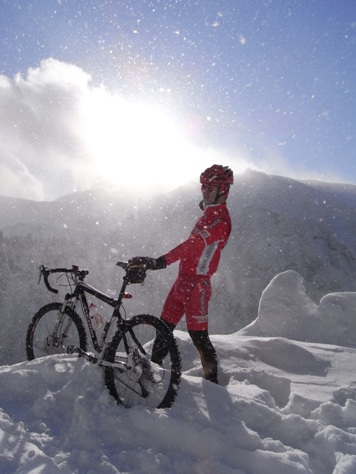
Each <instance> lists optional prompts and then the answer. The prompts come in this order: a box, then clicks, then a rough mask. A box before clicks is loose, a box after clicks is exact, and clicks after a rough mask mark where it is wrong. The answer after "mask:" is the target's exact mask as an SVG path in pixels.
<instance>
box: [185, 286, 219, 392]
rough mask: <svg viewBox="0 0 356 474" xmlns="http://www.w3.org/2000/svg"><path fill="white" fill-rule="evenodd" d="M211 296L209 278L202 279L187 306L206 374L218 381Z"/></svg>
mask: <svg viewBox="0 0 356 474" xmlns="http://www.w3.org/2000/svg"><path fill="white" fill-rule="evenodd" d="M210 297H211V284H210V280H209V279H200V280H199V281H198V282H197V283H196V285H195V286H194V290H193V292H192V294H191V300H190V305H189V307H188V308H187V312H186V318H187V326H188V332H189V335H190V337H191V338H192V341H193V344H194V345H195V347H196V348H197V349H198V352H199V355H200V360H201V363H202V366H203V371H204V376H205V378H206V379H207V380H210V381H211V382H214V383H218V357H217V354H216V350H215V348H214V346H213V344H212V343H211V341H210V338H209V333H208V305H209V300H210Z"/></svg>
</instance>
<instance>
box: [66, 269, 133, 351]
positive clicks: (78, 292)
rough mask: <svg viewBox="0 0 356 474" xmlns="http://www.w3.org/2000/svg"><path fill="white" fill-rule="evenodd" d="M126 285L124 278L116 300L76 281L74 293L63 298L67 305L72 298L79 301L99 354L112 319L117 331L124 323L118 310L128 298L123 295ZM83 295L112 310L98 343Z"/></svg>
mask: <svg viewBox="0 0 356 474" xmlns="http://www.w3.org/2000/svg"><path fill="white" fill-rule="evenodd" d="M127 284H128V283H127V280H126V279H125V278H124V282H123V284H122V287H121V290H120V293H119V296H118V298H117V299H115V298H112V297H110V296H108V295H106V294H105V293H103V292H102V291H99V290H97V289H96V288H94V287H93V286H91V285H88V284H87V283H85V282H84V281H78V282H77V284H76V287H75V290H74V293H72V294H69V293H68V294H67V295H66V296H65V301H66V304H67V302H68V301H70V300H71V299H73V298H75V300H76V301H78V300H79V301H80V303H81V305H82V310H83V313H84V315H85V318H86V320H87V323H88V328H89V332H90V336H91V338H92V341H93V346H94V349H95V350H96V351H97V352H99V353H101V352H102V350H103V347H104V344H105V341H106V337H107V335H108V332H109V329H110V325H111V322H112V320H113V318H114V317H116V318H117V326H118V329H119V328H120V323H122V322H123V321H124V320H123V318H122V316H121V313H120V308H121V306H122V299H123V298H125V297H130V296H128V295H127V294H126V293H125V289H126V286H127ZM85 293H89V294H90V295H92V296H94V297H95V298H97V299H98V300H100V301H103V302H104V303H106V304H108V305H109V306H112V307H113V308H114V311H113V313H112V315H111V318H110V321H106V323H105V325H104V328H103V332H102V335H101V339H100V343H99V341H98V337H97V335H96V332H95V331H94V328H93V325H92V322H91V320H90V316H89V305H88V300H87V298H86V295H85Z"/></svg>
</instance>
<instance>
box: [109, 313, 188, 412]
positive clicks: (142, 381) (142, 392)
mask: <svg viewBox="0 0 356 474" xmlns="http://www.w3.org/2000/svg"><path fill="white" fill-rule="evenodd" d="M157 341H159V343H157ZM158 352H159V354H160V356H161V355H162V353H164V358H163V360H162V358H161V357H157V354H158ZM104 359H105V361H106V362H109V363H111V364H113V366H107V367H106V369H105V382H106V386H107V388H108V389H109V391H110V394H111V395H112V396H113V397H114V398H115V399H116V401H117V403H118V404H122V405H124V406H125V407H127V408H129V407H134V406H137V405H144V406H149V407H152V408H168V407H170V406H171V405H172V404H173V402H174V400H175V398H176V395H177V392H178V386H179V383H180V376H181V359H180V354H179V350H178V346H177V342H176V340H175V338H174V336H173V333H172V332H171V331H170V329H169V328H168V327H167V325H166V324H165V323H164V322H163V321H161V320H160V319H158V318H156V317H154V316H151V315H148V314H141V315H138V316H135V317H133V318H132V319H131V320H130V321H126V322H125V324H124V326H123V328H120V329H119V330H118V332H117V333H116V334H115V336H114V338H113V340H112V341H111V343H110V344H109V346H108V348H107V350H106V352H105V356H104Z"/></svg>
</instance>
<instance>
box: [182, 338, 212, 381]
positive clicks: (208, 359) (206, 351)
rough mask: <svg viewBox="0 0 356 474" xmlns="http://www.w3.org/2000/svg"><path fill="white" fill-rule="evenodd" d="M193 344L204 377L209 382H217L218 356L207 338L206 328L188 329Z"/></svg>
mask: <svg viewBox="0 0 356 474" xmlns="http://www.w3.org/2000/svg"><path fill="white" fill-rule="evenodd" d="M189 335H190V337H191V338H192V341H193V344H194V345H195V347H196V348H197V349H198V352H199V355H200V360H201V363H202V366H203V371H204V377H205V378H206V380H210V382H213V383H218V356H217V353H216V350H215V348H214V346H213V344H212V343H211V340H210V338H209V334H208V330H207V329H205V330H202V331H191V330H190V331H189Z"/></svg>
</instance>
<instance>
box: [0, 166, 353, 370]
mask: <svg viewBox="0 0 356 474" xmlns="http://www.w3.org/2000/svg"><path fill="white" fill-rule="evenodd" d="M199 200H200V192H199V186H198V185H189V186H185V187H181V188H179V189H177V190H175V191H174V192H171V193H169V194H165V195H160V196H155V197H151V198H146V199H145V198H143V197H142V196H135V195H132V196H122V195H114V194H111V193H108V192H105V191H99V190H92V191H87V192H80V193H74V194H71V195H68V196H64V197H62V198H60V199H57V200H55V201H53V202H34V201H27V200H23V199H14V198H7V197H1V199H0V204H1V208H0V209H1V210H0V230H1V234H0V240H1V247H0V275H1V279H0V307H1V319H2V324H3V328H4V331H2V333H1V335H0V346H1V347H2V358H3V363H14V362H20V361H22V360H24V358H25V355H24V334H25V328H26V327H27V325H28V323H29V321H30V319H31V317H32V316H33V314H34V313H35V311H36V310H37V309H38V308H39V307H40V306H41V305H43V304H45V303H46V302H48V301H50V300H52V299H53V296H52V295H51V294H49V293H48V292H47V291H46V289H45V288H44V286H43V285H41V286H37V279H38V274H37V270H38V266H39V265H40V264H42V263H43V264H45V265H47V266H71V265H72V264H73V263H74V264H78V265H80V266H82V267H84V268H88V269H89V270H90V275H89V277H88V282H90V283H91V284H93V285H94V286H97V287H98V288H101V289H103V290H104V291H108V292H110V293H111V294H113V295H114V294H116V293H117V289H118V285H119V284H120V279H121V277H122V273H120V269H119V268H118V267H116V266H115V263H116V261H117V260H120V259H121V260H125V259H128V258H130V257H132V256H134V255H150V256H159V255H161V254H163V253H165V252H166V251H168V250H170V249H171V248H173V247H174V246H175V245H177V244H178V243H179V242H181V241H182V240H183V239H185V238H186V237H187V236H188V234H189V233H190V230H191V229H192V227H193V225H194V223H195V221H196V219H197V218H198V216H199V215H200V210H199V208H198V203H199ZM228 204H229V209H230V212H231V216H232V221H233V231H232V235H231V238H230V241H229V243H228V245H227V247H226V249H225V250H224V252H223V254H222V261H221V264H220V267H219V272H218V273H217V274H216V275H215V276H214V278H213V288H214V292H213V298H212V301H211V304H210V315H211V317H210V331H211V333H212V334H231V333H233V332H235V331H237V330H239V329H241V328H242V327H245V326H246V325H248V324H249V323H251V322H252V321H253V320H254V319H255V318H256V316H257V314H258V305H259V301H260V298H261V295H262V292H263V291H264V289H265V288H266V286H267V285H268V284H269V282H270V281H271V280H272V278H274V277H275V276H276V275H277V274H279V273H281V272H284V271H287V270H294V271H296V272H298V274H300V275H301V276H302V277H303V279H304V285H305V288H306V292H307V294H308V295H309V297H310V298H311V299H312V300H313V301H314V302H315V303H319V301H320V299H321V298H322V297H323V296H324V295H325V294H328V293H333V292H339V291H356V279H355V278H354V275H355V262H356V232H355V230H356V229H355V226H356V219H355V209H356V187H355V186H352V185H343V184H330V183H321V182H305V181H297V180H293V179H289V178H283V177H278V176H270V175H266V174H263V173H259V172H255V171H251V170H249V171H246V172H245V173H244V174H242V175H239V176H236V179H235V184H234V185H233V187H232V188H231V193H230V197H229V203H228ZM176 272H177V264H174V265H172V266H171V267H169V268H167V269H166V270H162V271H160V272H149V275H148V277H147V279H146V282H145V286H144V287H132V291H133V293H134V296H135V298H134V299H133V300H130V304H129V305H128V307H127V311H128V312H129V314H132V313H135V312H143V311H144V312H148V313H152V314H156V315H159V313H160V309H161V307H162V303H163V301H164V298H165V296H166V294H167V292H168V291H169V288H170V286H171V284H172V283H173V281H174V278H175V275H176ZM54 299H56V298H54ZM14 322H16V324H14ZM180 328H184V322H182V323H181V326H180Z"/></svg>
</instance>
